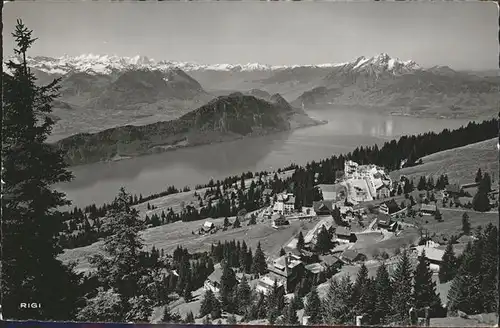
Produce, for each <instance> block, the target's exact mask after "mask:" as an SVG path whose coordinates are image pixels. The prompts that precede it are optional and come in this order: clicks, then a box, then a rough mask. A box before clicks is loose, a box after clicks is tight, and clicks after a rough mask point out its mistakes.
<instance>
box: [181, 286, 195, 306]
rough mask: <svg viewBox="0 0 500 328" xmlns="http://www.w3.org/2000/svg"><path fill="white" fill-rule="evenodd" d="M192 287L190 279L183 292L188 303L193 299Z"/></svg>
mask: <svg viewBox="0 0 500 328" xmlns="http://www.w3.org/2000/svg"><path fill="white" fill-rule="evenodd" d="M191 289H192V288H191V284H190V283H189V281H188V282H187V283H186V287H184V293H183V297H184V301H185V302H186V303H189V302H191V300H192V299H193V294H192V290H191Z"/></svg>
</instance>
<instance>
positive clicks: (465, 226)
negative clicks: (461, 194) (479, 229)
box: [462, 212, 471, 235]
mask: <svg viewBox="0 0 500 328" xmlns="http://www.w3.org/2000/svg"><path fill="white" fill-rule="evenodd" d="M462 231H463V233H464V235H470V232H471V226H470V222H469V215H468V214H467V212H464V214H463V215H462Z"/></svg>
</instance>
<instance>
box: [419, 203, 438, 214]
mask: <svg viewBox="0 0 500 328" xmlns="http://www.w3.org/2000/svg"><path fill="white" fill-rule="evenodd" d="M436 212H437V207H436V205H431V204H422V206H421V207H420V213H422V214H423V215H434V214H436Z"/></svg>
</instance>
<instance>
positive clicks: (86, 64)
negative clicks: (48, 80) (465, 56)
mask: <svg viewBox="0 0 500 328" xmlns="http://www.w3.org/2000/svg"><path fill="white" fill-rule="evenodd" d="M28 65H29V66H30V67H32V68H35V69H38V70H40V71H43V72H46V73H48V74H59V75H64V74H66V73H69V72H86V73H89V74H110V73H112V72H114V71H123V70H129V69H151V70H161V71H167V70H170V69H173V68H178V69H181V70H183V71H186V72H189V71H209V70H212V71H233V72H242V71H271V70H285V69H293V68H299V67H311V68H342V67H344V68H349V69H353V70H366V69H372V70H373V69H376V70H385V71H391V72H393V73H406V72H410V71H413V70H416V69H419V68H420V67H419V66H418V65H417V64H416V63H415V62H413V61H401V60H400V59H398V58H391V57H390V56H389V55H387V54H385V53H382V54H380V55H378V56H374V57H370V58H365V57H359V58H357V59H356V60H354V61H351V62H347V63H333V64H319V65H290V66H284V65H282V66H271V65H264V64H259V63H248V64H211V65H207V64H197V63H190V62H176V61H165V60H162V61H155V60H154V59H151V58H148V57H145V56H135V57H120V56H115V55H95V54H87V55H80V56H73V57H71V56H62V57H59V58H51V57H45V56H37V57H28Z"/></svg>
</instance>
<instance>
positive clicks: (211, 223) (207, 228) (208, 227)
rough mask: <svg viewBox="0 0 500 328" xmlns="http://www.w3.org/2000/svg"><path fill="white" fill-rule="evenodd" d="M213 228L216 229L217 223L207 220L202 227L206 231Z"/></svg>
mask: <svg viewBox="0 0 500 328" xmlns="http://www.w3.org/2000/svg"><path fill="white" fill-rule="evenodd" d="M213 229H215V224H214V223H213V222H210V221H205V223H204V224H203V226H202V227H201V230H202V232H204V233H208V232H210V231H212V230H213Z"/></svg>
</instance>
